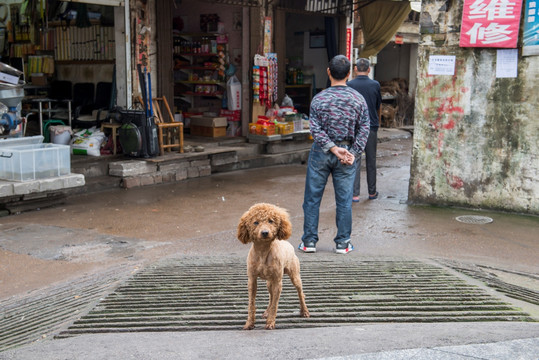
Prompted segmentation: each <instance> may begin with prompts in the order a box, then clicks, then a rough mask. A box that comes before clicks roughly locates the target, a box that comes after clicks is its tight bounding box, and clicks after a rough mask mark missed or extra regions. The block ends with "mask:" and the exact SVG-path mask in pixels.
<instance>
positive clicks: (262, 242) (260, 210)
mask: <svg viewBox="0 0 539 360" xmlns="http://www.w3.org/2000/svg"><path fill="white" fill-rule="evenodd" d="M290 235H292V224H291V223H290V219H289V217H288V213H287V212H286V210H285V209H282V208H279V207H277V206H275V205H271V204H264V203H261V204H255V205H253V206H252V207H251V208H250V209H249V210H248V211H247V212H245V213H244V214H243V216H242V217H241V219H240V223H239V225H238V239H239V240H240V241H241V242H242V243H244V244H247V243H249V242H252V243H253V244H252V246H251V250H250V251H249V255H248V257H247V275H248V278H249V281H248V287H249V315H248V317H247V322H246V323H245V326H244V327H243V329H244V330H251V329H253V328H254V327H255V312H256V306H255V298H256V290H257V278H261V279H264V280H266V284H267V287H268V291H269V295H270V296H269V304H268V308H267V309H266V311H265V312H264V315H263V317H264V318H266V329H274V328H275V317H276V315H277V305H278V303H279V297H280V296H281V290H282V288H283V274H288V276H289V277H290V280H291V281H292V284H294V286H295V287H296V290H297V291H298V296H299V304H300V314H301V316H303V317H309V310H307V305H306V304H305V295H304V294H303V288H302V285H301V277H300V275H299V259H298V257H297V256H296V254H295V253H294V247H293V246H292V245H291V244H290V243H289V242H288V241H286V239H288V238H289V237H290Z"/></svg>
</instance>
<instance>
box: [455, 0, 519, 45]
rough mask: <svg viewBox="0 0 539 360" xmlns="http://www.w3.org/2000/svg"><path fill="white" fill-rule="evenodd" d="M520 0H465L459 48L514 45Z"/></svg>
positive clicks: (515, 43)
mask: <svg viewBox="0 0 539 360" xmlns="http://www.w3.org/2000/svg"><path fill="white" fill-rule="evenodd" d="M521 9H522V0H464V9H463V10H462V26H461V28H460V46H461V47H494V48H515V47H516V46H517V40H518V29H519V24H520V12H521Z"/></svg>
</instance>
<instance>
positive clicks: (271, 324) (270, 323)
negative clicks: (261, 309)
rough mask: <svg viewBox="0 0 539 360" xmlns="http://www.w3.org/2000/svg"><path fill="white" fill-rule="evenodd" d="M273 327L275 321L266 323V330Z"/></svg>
mask: <svg viewBox="0 0 539 360" xmlns="http://www.w3.org/2000/svg"><path fill="white" fill-rule="evenodd" d="M273 329H275V322H269V323H266V330H273Z"/></svg>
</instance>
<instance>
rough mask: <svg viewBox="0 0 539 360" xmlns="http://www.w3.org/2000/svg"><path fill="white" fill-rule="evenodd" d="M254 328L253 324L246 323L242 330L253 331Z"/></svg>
mask: <svg viewBox="0 0 539 360" xmlns="http://www.w3.org/2000/svg"><path fill="white" fill-rule="evenodd" d="M254 328H255V324H254V323H250V322H246V323H245V326H244V327H243V330H253V329H254Z"/></svg>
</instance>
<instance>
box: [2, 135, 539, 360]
mask: <svg viewBox="0 0 539 360" xmlns="http://www.w3.org/2000/svg"><path fill="white" fill-rule="evenodd" d="M410 154H411V139H410V138H409V137H408V138H405V136H396V137H393V138H391V139H390V140H389V141H385V142H382V143H380V144H379V150H378V191H379V192H380V197H379V199H377V200H372V201H370V200H367V199H366V194H362V200H361V201H360V202H359V203H355V204H354V205H353V207H354V218H353V220H354V229H353V234H352V242H353V243H354V245H355V246H356V248H357V251H354V252H352V253H350V254H348V255H346V260H347V261H356V262H358V263H361V262H366V261H370V260H372V259H373V258H376V259H390V258H399V259H404V260H406V261H419V262H425V263H430V262H435V263H436V264H438V265H439V266H447V270H448V271H455V272H458V270H455V269H456V268H462V267H476V266H478V265H479V266H481V267H482V269H488V272H489V273H491V274H495V275H496V276H497V277H498V278H499V279H502V280H503V281H504V282H505V283H507V284H511V285H514V286H519V287H524V288H526V289H530V290H531V291H532V292H537V291H539V280H538V279H539V276H538V274H539V262H538V261H537V254H538V253H539V251H538V250H539V241H538V238H537V229H538V228H539V219H538V218H537V217H531V216H522V215H515V214H505V213H499V212H487V211H477V210H471V209H459V208H434V207H425V206H414V205H410V204H408V199H407V192H408V179H409V169H410V167H409V162H410ZM362 175H363V176H362V188H363V189H366V184H365V174H364V172H363V174H362ZM304 177H305V165H283V166H276V167H269V168H261V169H250V170H241V171H236V172H231V173H219V174H213V175H212V176H210V177H207V178H198V179H192V180H187V181H183V182H179V183H175V184H165V185H156V186H151V187H144V188H134V189H129V190H124V189H116V190H112V191H105V192H100V193H94V194H84V195H79V196H74V197H70V198H68V199H67V201H66V203H65V204H63V205H62V206H59V207H55V208H49V209H43V210H40V211H34V212H28V213H22V214H19V215H16V216H9V217H4V218H0V231H1V237H0V289H1V290H0V305H6V304H7V305H9V306H16V305H17V304H18V303H22V302H24V301H25V299H32V298H37V297H39V295H40V294H42V295H52V294H54V291H55V289H59V288H62V287H65V286H66V284H73V283H77V282H78V281H81V280H80V279H87V280H88V282H89V283H90V284H92V283H99V282H100V280H101V282H104V283H107V284H109V285H110V287H102V290H103V294H100V295H99V296H101V295H103V296H105V295H106V294H107V292H109V291H111V290H112V289H114V286H116V285H115V284H116V282H118V283H120V282H121V281H122V280H125V279H127V278H128V277H129V276H130V275H131V274H133V273H136V272H137V271H139V270H140V269H145V268H146V267H147V266H149V265H150V264H155V263H156V262H158V261H161V260H163V259H176V258H180V259H181V258H183V257H195V258H196V257H203V256H207V255H211V256H217V257H219V256H223V257H233V258H235V259H243V258H245V257H246V256H247V252H248V250H249V247H248V246H245V245H243V244H241V243H240V242H239V241H238V240H237V239H236V226H237V223H238V220H239V218H240V216H241V215H242V214H243V212H244V211H246V210H247V209H248V208H249V207H250V206H251V205H252V204H254V203H256V202H269V203H274V204H276V205H279V206H281V207H284V208H286V209H288V211H289V212H290V215H291V220H292V224H293V235H292V238H291V239H290V241H291V243H292V244H294V245H295V244H297V243H299V239H300V237H301V228H302V224H303V211H302V208H301V206H302V200H303V186H304V180H305V179H304ZM460 215H482V216H488V217H490V218H492V219H493V222H492V223H489V224H482V225H478V224H463V223H461V222H458V221H456V219H455V218H456V217H457V216H460ZM334 221H335V201H334V199H333V191H332V188H331V185H330V186H329V187H328V189H327V190H326V195H325V197H324V199H323V202H322V207H321V221H320V237H321V241H320V242H319V244H318V252H317V253H316V254H298V255H299V256H300V260H301V261H306V262H310V261H312V260H313V258H315V259H316V258H319V259H321V260H327V261H339V256H341V255H336V254H333V253H332V249H333V241H332V238H333V236H334V234H335V225H334ZM315 261H316V260H315ZM452 264H453V265H454V264H457V265H459V266H453V267H451V266H450V265H452ZM461 265H462V266H461ZM104 274H105V275H104ZM107 274H108V275H107ZM460 274H463V273H462V272H460ZM462 276H464V277H465V278H466V281H467V282H470V283H472V284H474V285H477V286H485V284H484V282H483V281H482V280H481V279H480V278H474V277H473V276H471V275H470V274H467V275H462ZM487 291H492V294H494V295H495V296H496V297H501V298H503V300H504V301H507V302H510V303H511V304H513V305H514V306H516V307H518V308H519V309H522V310H524V311H525V312H527V313H528V314H530V315H531V316H532V317H534V318H535V319H538V318H539V311H538V310H537V305H534V304H531V303H529V302H526V301H520V300H518V299H516V300H515V299H512V298H509V297H506V296H505V295H503V293H499V292H495V291H494V290H493V289H488V288H487ZM70 294H71V293H70ZM71 295H72V296H77V295H76V294H75V295H73V294H71ZM88 301H90V300H88ZM90 303H91V301H90ZM80 309H82V310H79V311H81V312H82V311H83V310H84V309H87V307H81V308H80ZM487 324H492V326H491V327H488V329H490V330H489V331H487V332H482V333H478V334H476V335H474V336H469V334H471V333H474V331H480V329H486V328H487V327H486V325H487ZM67 325H68V324H64V327H63V328H66V327H67ZM450 325H452V324H416V325H412V324H406V325H405V324H388V325H374V324H366V325H361V326H359V327H347V326H342V327H336V328H335V327H334V328H320V329H319V331H318V332H316V334H317V335H314V334H315V331H316V330H313V329H281V330H277V331H275V332H270V333H268V332H264V331H258V330H255V331H254V332H248V333H246V332H235V331H224V332H221V333H219V335H218V336H217V335H215V334H214V333H212V334H210V332H196V333H190V334H191V337H190V338H189V337H188V335H186V334H177V333H170V334H167V335H164V334H148V333H144V334H142V335H139V336H141V338H143V339H148V338H151V339H153V342H152V343H151V344H150V343H148V346H147V348H146V350H142V349H141V348H139V347H138V346H137V345H136V343H137V341H138V340H140V339H141V338H139V337H137V336H135V334H131V333H130V334H122V335H114V336H109V337H108V338H107V335H101V336H102V337H100V335H82V336H76V337H73V338H69V339H60V340H52V341H49V340H45V341H40V342H38V343H35V344H34V345H29V346H26V347H21V348H19V349H18V350H17V351H8V352H4V353H0V359H1V358H3V356H4V357H6V358H20V359H30V358H32V357H31V354H35V352H34V351H38V350H39V351H44V352H43V354H50V357H46V356H45V357H43V356H40V357H42V358H44V359H45V358H51V359H52V358H58V357H55V355H58V354H65V358H92V357H90V356H89V355H88V357H84V355H83V354H84V351H85V350H84V349H85V346H83V345H81V344H83V343H85V341H91V342H94V341H95V342H97V343H99V342H103V343H107V344H108V345H107V346H105V348H102V349H101V350H100V351H101V354H102V356H98V355H97V354H94V355H95V357H93V358H107V356H106V354H107V351H106V350H107V349H108V350H109V351H111V352H109V353H108V354H109V355H110V354H111V353H114V352H112V351H113V350H114V349H115V348H114V346H113V344H118V339H122V341H125V346H124V345H122V346H120V347H118V348H116V350H117V351H119V353H122V351H123V354H124V355H127V356H130V357H132V358H141V359H142V358H156V359H157V358H219V357H221V356H217V355H219V354H220V355H222V358H238V359H240V358H252V357H250V356H248V354H251V355H252V354H253V353H249V352H248V350H249V349H254V348H256V347H257V343H258V342H261V343H263V344H266V343H268V342H271V341H272V339H273V340H275V341H279V340H280V341H282V343H281V344H282V347H281V349H279V347H276V346H275V344H274V345H271V344H268V346H267V351H264V350H262V349H261V350H259V352H258V353H259V354H261V356H260V358H290V359H293V358H325V357H331V356H347V355H350V356H355V357H350V358H357V359H370V358H373V359H374V358H376V359H379V358H380V359H381V358H382V357H359V355H358V354H367V353H372V352H381V351H403V349H408V350H409V349H417V348H424V347H428V348H435V347H444V346H460V345H463V344H474V343H477V344H483V343H488V342H500V341H503V342H506V341H507V342H508V343H507V344H506V346H504V349H507V348H508V347H509V348H510V347H513V346H515V344H517V345H516V346H517V347H522V346H521V345H522V344H520V345H518V344H519V343H512V342H511V341H517V340H518V341H528V340H523V339H530V338H539V328H538V327H537V323H512V322H511V323H501V324H500V323H472V324H462V323H459V324H458V325H457V324H455V326H453V327H451V326H450ZM0 326H1V323H0ZM397 328H398V329H401V331H402V333H400V334H401V336H402V334H403V333H405V332H406V331H405V330H404V329H405V328H407V329H408V330H407V331H408V332H409V333H408V335H407V336H404V337H403V338H402V339H400V340H399V339H396V338H395V339H393V342H391V341H390V340H391V339H392V337H393V336H396V334H397V333H394V332H393V331H394V330H395V329H397ZM435 329H438V330H435ZM466 329H467V330H466ZM503 329H506V332H505V333H504V331H503ZM58 331H59V329H58V328H55V330H54V331H51V332H50V333H45V334H43V336H44V338H45V339H47V338H50V337H51V335H52V334H54V333H57V332H58ZM432 331H439V333H438V334H433V333H432ZM343 332H344V333H345V334H349V335H350V333H352V334H353V335H350V339H346V338H345V339H342V340H341V339H340V338H339V337H337V338H335V337H336V336H338V335H339V334H341V335H342V333H343ZM367 332H369V333H370V332H372V334H379V335H380V336H381V337H382V338H383V339H385V340H386V341H382V340H380V341H379V342H377V343H376V344H377V345H376V346H374V345H372V346H369V345H366V344H367V343H366V342H365V340H364V339H362V338H365V339H367V338H369V336H365V334H366V333H367ZM384 332H385V335H384ZM414 333H415V336H414ZM266 334H267V335H266ZM321 334H325V336H324V337H323V338H324V339H325V340H321V339H320V336H321ZM466 334H468V336H466ZM109 335H110V334H109ZM130 335H132V337H131V339H132V340H131V341H130V340H126V337H129V336H130ZM345 337H346V336H345ZM417 337H420V338H417ZM421 337H422V338H423V339H424V341H420V339H421ZM188 338H189V339H190V340H189V344H185V345H186V346H185V347H183V348H182V349H183V350H182V349H180V348H179V347H178V345H172V343H173V342H175V341H180V340H181V339H183V341H186V339H188ZM205 338H206V339H210V338H211V339H212V340H214V341H215V342H216V343H220V344H221V346H226V347H227V349H229V350H227V351H225V352H222V353H221V352H220V351H218V350H215V349H214V347H213V346H208V347H207V348H201V347H198V348H196V347H194V346H195V344H198V345H200V346H203V345H201V344H203V343H204V341H203V339H205ZM294 338H300V339H303V341H304V344H309V345H310V346H311V348H309V350H306V349H304V347H302V346H300V347H299V349H296V350H293V349H294V346H293V345H294V342H293V339H294ZM107 339H108V340H107ZM137 339H138V340H137ZM283 339H289V340H288V342H286V341H285V340H283ZM313 339H318V340H319V341H318V342H317V343H314V342H313ZM351 340H354V341H356V342H357V344H356V345H354V346H352V347H349V348H346V347H345V348H342V347H339V348H338V349H335V347H334V346H332V344H331V343H328V342H332V341H338V342H342V343H345V344H346V343H348V342H350V341H351ZM109 341H111V342H109ZM229 341H233V342H234V346H232V347H231V345H230V343H229ZM241 341H245V342H246V345H245V346H246V350H245V351H243V350H239V346H238V345H237V344H238V343H239V342H241ZM529 341H530V342H528V343H526V344H527V345H530V344H531V346H532V349H535V350H537V351H536V352H535V353H536V354H539V344H538V343H537V341H532V340H529ZM150 342H151V341H150ZM171 342H172V343H171ZM283 342H284V343H283ZM128 344H130V345H131V348H129V347H128ZM284 344H287V345H286V346H285V345H284ZM32 346H34V347H32ZM215 346H217V345H215ZM492 346H494V345H492ZM74 347H78V348H79V349H80V351H79V353H77V350H76V348H74ZM203 347H204V346H203ZM296 348H297V346H296ZM47 349H48V350H47ZM158 349H160V350H158ZM212 349H214V350H215V351H217V352H213V353H212ZM234 349H236V351H235V352H234ZM283 349H286V350H287V351H289V353H284V354H283V353H282V350H283ZM300 349H304V350H305V351H304V352H300V351H298V350H300ZM485 349H486V348H485ZM485 349H484V351H485V354H486V353H487V350H485ZM151 350H153V352H151ZM46 351H50V352H49V353H47V352H46ZM444 351H445V350H440V351H439V354H443V353H444ZM488 351H490V350H488ZM168 353H170V355H171V356H170V357H167V356H168V355H166V354H168ZM416 353H417V352H416ZM69 354H71V355H72V356H69ZM137 354H138V355H137ZM156 354H161V355H163V356H161V357H159V356H157V355H156ZM174 354H175V355H178V354H180V356H179V357H173V356H172V355H174ZM212 354H213V355H215V356H212ZM242 354H243V355H242ZM410 354H412V353H407V354H404V353H391V354H390V355H388V356H387V357H386V358H388V359H389V358H392V359H399V358H402V359H408V358H412V355H413V354H412V355H410ZM515 354H517V352H513V355H515ZM234 355H235V356H234ZM431 355H432V353H431ZM7 356H9V357H7ZM62 356H63V355H62ZM127 356H126V357H127ZM365 356H366V355H365ZM380 356H381V355H380ZM399 356H400V357H399ZM406 356H409V357H406ZM527 356H528V355H526V354H523V355H522V357H520V358H522V359H528V358H530V359H532V358H533V357H527ZM119 357H122V356H119ZM424 358H425V359H427V358H433V359H434V358H440V359H441V358H443V357H424ZM446 358H457V359H459V358H458V357H446ZM479 358H481V357H479ZM484 358H489V359H491V358H495V357H489V356H486V357H484ZM500 358H503V359H505V358H507V359H510V358H511V357H505V358H504V357H500ZM513 358H515V357H513ZM414 359H415V357H414ZM534 359H537V357H535V358H534Z"/></svg>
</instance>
